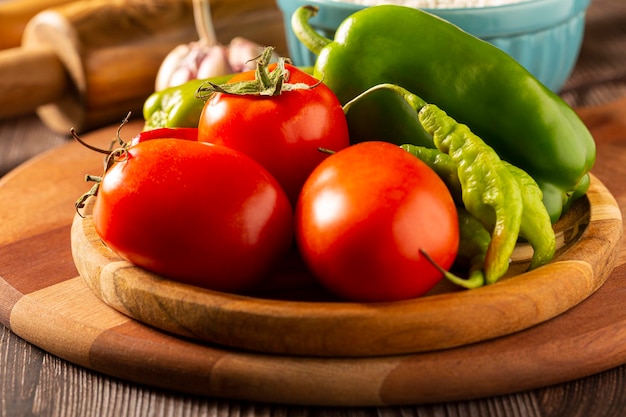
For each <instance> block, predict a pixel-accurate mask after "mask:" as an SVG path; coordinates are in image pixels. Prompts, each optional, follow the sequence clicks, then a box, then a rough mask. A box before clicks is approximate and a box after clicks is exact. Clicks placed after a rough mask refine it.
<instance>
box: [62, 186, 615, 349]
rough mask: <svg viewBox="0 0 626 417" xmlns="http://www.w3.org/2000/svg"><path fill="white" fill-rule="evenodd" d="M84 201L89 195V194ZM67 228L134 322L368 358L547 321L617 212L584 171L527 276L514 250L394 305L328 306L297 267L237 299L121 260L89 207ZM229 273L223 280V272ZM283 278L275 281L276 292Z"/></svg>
mask: <svg viewBox="0 0 626 417" xmlns="http://www.w3.org/2000/svg"><path fill="white" fill-rule="evenodd" d="M92 200H93V199H92ZM92 202H93V201H90V203H89V204H88V205H87V207H86V210H85V212H84V213H83V215H84V216H85V217H81V216H78V215H77V216H75V218H74V222H73V226H72V235H71V236H72V253H73V257H74V261H75V264H76V266H77V269H78V271H79V273H80V275H81V276H82V277H83V278H84V279H85V281H86V283H87V285H88V286H89V287H90V288H91V290H92V291H93V292H94V293H95V294H96V296H97V297H98V298H100V299H101V300H102V301H104V302H105V303H106V304H108V305H109V306H111V307H113V308H114V309H116V310H118V311H120V312H121V313H123V314H126V315H128V316H129V317H132V318H134V319H136V320H138V321H140V322H143V323H146V324H148V325H151V326H154V327H156V328H159V329H162V330H165V331H168V332H171V333H174V334H177V335H180V336H185V337H188V338H192V339H196V340H200V341H204V342H210V343H214V344H218V345H223V346H227V347H230V348H237V349H243V350H249V351H255V352H262V353H270V354H281V355H303V356H313V357H315V356H318V357H367V356H381V355H394V354H407V353H418V352H427V351H436V350H441V349H448V348H452V347H457V346H463V345H467V344H471V343H476V342H481V341H485V340H489V339H493V338H496V337H500V336H503V335H507V334H511V333H514V332H518V331H521V330H524V329H527V328H529V327H532V326H534V325H536V324H539V323H542V322H544V321H546V320H549V319H551V318H553V317H555V316H557V315H559V314H561V313H563V312H565V311H567V310H569V309H570V308H572V307H573V306H575V305H577V304H578V303H580V302H581V301H582V300H584V299H585V298H587V297H588V296H589V295H591V294H592V293H593V292H595V291H596V290H597V289H598V288H599V287H600V286H601V285H602V284H603V283H604V282H605V280H606V279H607V277H608V276H609V274H610V272H611V271H612V269H613V265H614V262H615V256H616V253H617V251H616V249H617V245H618V242H619V235H620V234H621V230H622V224H621V215H620V212H619V210H618V208H617V204H616V202H615V200H614V198H613V196H612V195H611V194H610V193H609V192H608V191H607V189H606V188H605V187H604V185H603V184H602V183H601V182H600V181H599V180H598V179H597V178H593V180H592V184H591V188H590V190H589V193H588V195H587V196H586V197H584V198H582V199H580V200H578V202H577V203H576V204H575V206H574V207H573V209H572V210H571V211H570V212H569V213H568V214H567V215H566V216H564V218H563V219H561V220H560V221H559V222H558V223H557V224H556V225H555V229H556V230H557V236H558V240H559V246H560V249H559V250H558V252H557V256H556V257H555V259H554V260H553V261H552V262H551V263H549V264H548V265H546V266H543V267H541V268H538V269H536V270H533V271H530V272H525V270H526V267H527V265H528V262H527V261H528V257H529V256H530V255H531V253H532V252H531V251H530V250H529V249H528V248H526V247H525V246H523V245H520V247H519V248H518V250H517V251H516V253H515V254H514V255H515V256H514V259H515V260H514V262H513V263H512V266H511V271H510V274H509V276H507V277H506V279H503V280H502V281H500V282H498V283H496V284H495V285H491V286H487V287H483V288H480V289H475V290H469V291H468V290H458V289H457V288H455V287H453V286H452V285H451V284H449V283H448V282H447V281H443V282H442V284H441V285H439V286H438V287H437V288H435V290H434V291H433V293H432V294H429V295H427V296H425V297H421V298H417V299H413V300H408V301H402V302H392V303H351V302H342V301H332V300H330V298H329V296H328V295H327V294H325V293H324V292H323V291H322V290H321V289H320V288H318V287H316V286H315V284H314V281H313V280H312V278H310V277H309V276H308V275H307V274H306V272H305V270H304V267H302V266H301V265H300V264H298V263H297V262H291V263H287V265H286V266H287V267H286V268H285V269H286V270H285V271H284V272H283V273H282V274H279V276H278V277H276V278H277V279H276V280H275V281H278V283H276V282H268V283H267V284H266V286H267V287H269V288H273V291H265V292H264V293H261V294H252V295H236V294H228V293H221V292H215V291H209V290H204V289H199V288H197V287H192V286H189V285H185V284H181V283H177V282H174V281H171V280H168V279H164V278H161V277H159V276H157V275H155V274H152V273H149V272H147V271H145V270H143V269H141V268H138V267H135V266H133V265H132V264H130V263H128V262H126V261H124V260H122V259H121V258H120V257H118V256H117V255H116V254H115V253H113V252H112V251H111V250H109V249H108V247H106V246H105V245H104V244H103V243H102V241H101V240H100V239H99V237H98V235H97V234H96V232H95V230H94V226H93V221H92V217H91V209H92V204H91V203H92ZM225 279H227V278H225ZM281 285H282V286H283V287H282V288H281Z"/></svg>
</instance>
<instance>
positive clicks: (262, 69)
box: [196, 46, 321, 101]
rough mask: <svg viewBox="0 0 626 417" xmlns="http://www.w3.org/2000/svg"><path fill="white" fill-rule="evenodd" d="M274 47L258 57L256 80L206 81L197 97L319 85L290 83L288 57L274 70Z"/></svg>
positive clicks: (277, 92)
mask: <svg viewBox="0 0 626 417" xmlns="http://www.w3.org/2000/svg"><path fill="white" fill-rule="evenodd" d="M273 51H274V48H273V47H271V46H268V47H267V48H265V50H264V51H263V53H262V54H261V55H259V56H258V57H257V58H256V63H257V67H256V70H255V71H254V80H245V81H238V82H227V83H225V84H215V83H212V82H211V81H205V82H204V83H203V84H202V85H201V86H200V87H199V88H198V90H197V91H196V97H197V98H199V99H201V100H204V101H207V100H208V99H209V98H211V96H212V95H213V94H215V93H222V94H231V95H237V96H270V97H271V96H278V95H280V94H282V93H284V92H286V91H293V90H310V89H312V88H315V87H317V86H318V85H319V84H320V83H321V81H319V82H317V83H315V84H314V85H308V84H305V83H295V84H290V83H289V82H288V81H289V70H288V69H287V68H286V67H285V65H286V62H287V60H286V58H283V57H280V58H278V62H277V63H276V66H275V67H274V69H273V70H271V71H270V69H269V66H270V63H271V60H272V56H273V55H272V54H273Z"/></svg>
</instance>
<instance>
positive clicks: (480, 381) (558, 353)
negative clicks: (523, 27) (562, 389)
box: [0, 100, 626, 406]
mask: <svg viewBox="0 0 626 417" xmlns="http://www.w3.org/2000/svg"><path fill="white" fill-rule="evenodd" d="M581 115H582V116H583V118H584V120H585V121H586V122H587V123H588V125H589V126H590V128H591V130H592V132H593V133H594V136H595V137H596V139H597V141H598V163H597V166H596V167H595V168H594V175H595V177H596V178H595V179H594V189H596V190H598V192H599V195H602V196H603V197H602V199H601V201H602V203H601V204H600V206H601V207H602V209H599V210H598V211H597V212H595V214H594V213H593V211H592V214H591V219H593V220H594V221H595V222H597V226H599V227H602V228H603V229H605V228H607V227H608V230H613V233H612V234H610V235H604V234H603V236H605V237H604V238H603V239H608V243H607V242H606V241H601V242H597V241H596V240H595V239H594V237H593V236H590V237H589V240H590V241H591V242H590V244H594V245H599V246H600V247H605V248H608V247H611V246H612V245H614V244H616V240H617V239H619V237H620V236H621V233H622V230H621V227H618V228H617V230H616V228H615V227H611V226H610V225H611V224H612V225H615V224H620V225H621V215H622V213H623V210H624V209H623V208H624V207H626V183H625V182H624V181H623V178H624V175H625V174H626V168H624V166H625V165H624V161H625V160H626V125H625V123H626V122H625V121H624V120H626V100H623V101H621V102H618V103H615V104H613V105H611V106H607V107H604V108H597V109H585V110H581ZM116 128H117V127H111V128H109V129H105V130H102V131H98V132H94V133H92V134H90V135H89V136H88V137H87V140H88V141H90V142H91V143H95V144H102V143H106V142H108V141H109V140H110V138H111V137H112V136H113V135H114V133H115V129H116ZM133 129H138V125H137V124H135V125H133V126H131V127H129V128H128V129H125V130H124V131H123V133H124V135H128V136H129V137H130V136H131V135H132V134H133V133H134V131H133ZM101 170H102V161H101V156H99V155H95V154H92V153H91V152H89V151H87V150H85V149H84V148H82V147H81V146H80V145H78V144H76V143H70V144H67V145H64V146H62V147H60V148H58V149H55V150H53V151H51V152H48V153H46V154H43V155H41V156H39V157H37V158H35V159H33V160H31V161H29V162H28V163H26V164H24V165H22V166H21V167H19V168H18V169H16V170H15V171H13V172H11V173H10V174H8V175H7V176H5V177H4V178H3V179H2V180H0V219H2V220H1V223H0V321H1V322H2V323H3V324H4V325H5V326H7V327H9V328H10V329H11V330H12V331H13V332H15V333H16V334H17V335H19V336H20V337H22V338H24V339H25V340H27V341H29V342H31V343H33V344H35V345H37V346H39V347H41V348H42V349H44V350H46V351H48V352H50V353H52V354H55V355H58V356H59V357H61V358H64V359H66V360H68V361H71V362H73V363H76V364H78V365H82V366H85V367H88V368H90V369H93V370H96V371H100V372H103V373H106V374H109V375H113V376H116V377H120V378H124V379H127V380H130V381H135V382H139V383H145V384H148V385H152V386H157V387H163V388H168V389H173V390H178V391H183V392H187V393H193V394H200V395H207V396H211V397H216V398H222V397H224V398H234V399H242V400H251V401H263V402H268V401H269V402H279V403H294V404H303V405H361V406H362V405H400V404H414V403H425V402H439V401H451V400H459V399H469V398H476V397H481V396H491V395H498V394H504V393H509V392H514V391H519V390H525V389H531V388H536V387H540V386H546V385H550V384H554V383H558V382H562V381H567V380H571V379H575V378H579V377H583V376H586V375H590V374H592V373H596V372H599V371H602V370H605V369H608V368H611V367H614V366H617V365H619V364H622V363H624V362H625V361H626V309H624V308H623V299H624V296H626V249H624V248H623V247H620V250H619V251H618V252H617V253H616V255H617V256H616V258H617V260H616V267H615V269H614V270H613V272H612V273H611V275H610V276H609V277H608V279H607V280H606V282H605V283H604V285H602V286H601V287H600V288H599V289H598V290H597V291H595V293H593V294H592V295H590V296H589V297H588V298H586V299H585V300H583V301H582V302H580V303H579V304H577V305H576V306H574V307H572V308H570V309H569V310H567V311H566V312H564V313H563V314H560V315H558V316H556V317H554V318H551V319H548V320H546V321H543V322H542V323H540V324H537V325H535V326H533V327H530V328H528V329H526V330H523V331H519V332H515V333H512V334H509V335H506V336H501V337H497V338H495V339H489V340H485V341H483V342H477V343H473V344H466V345H463V346H459V347H455V348H450V349H445V350H435V351H427V352H421V353H406V354H401V355H382V356H375V357H367V356H365V357H353V358H347V357H343V358H341V357H313V356H294V355H283V354H278V353H275V354H270V353H255V352H249V351H243V350H240V349H235V348H228V347H219V346H217V345H212V344H210V343H201V342H196V341H193V340H191V339H189V338H185V337H181V336H174V335H172V334H169V333H165V332H162V331H159V330H156V329H155V328H153V327H150V326H147V325H144V324H141V323H140V322H138V321H136V320H133V319H131V318H129V317H128V316H126V315H124V314H121V313H119V312H118V311H116V310H115V309H113V308H110V307H109V306H107V305H106V304H105V303H104V302H102V301H101V300H100V299H99V298H98V297H97V296H96V295H95V294H94V292H92V291H91V290H90V289H89V288H88V286H87V285H86V284H85V281H84V280H83V279H82V278H81V277H80V276H79V274H78V272H77V269H76V266H75V264H74V260H73V258H72V253H71V242H70V231H71V224H72V221H73V219H74V215H75V212H74V207H73V204H74V201H75V199H76V198H77V197H78V196H79V195H80V194H82V193H83V192H84V191H85V190H86V189H87V188H88V187H89V185H88V184H86V183H85V182H84V180H83V178H84V174H85V173H94V174H97V173H99V172H101ZM602 184H604V185H605V186H606V187H607V188H608V192H607V191H606V190H605V189H604V188H603V186H602ZM611 194H612V195H613V196H614V197H615V201H616V202H617V205H616V204H615V201H614V200H613V199H612V198H611V197H610V196H611ZM592 205H593V204H592ZM620 208H621V209H620ZM590 231H591V232H593V228H592V227H587V228H586V230H585V233H589V232H590ZM582 239H585V237H584V235H583V237H582ZM601 240H602V239H601ZM582 251H583V252H584V254H582V255H580V256H583V257H584V258H585V259H592V258H594V253H593V252H592V253H589V252H586V251H585V250H582ZM578 256H579V255H578V254H577V255H576V258H578ZM598 256H599V257H600V258H603V259H606V262H607V263H608V264H610V263H611V262H612V261H613V260H615V258H613V257H611V256H606V254H603V253H599V254H598ZM588 268H589V266H588V264H587V263H586V262H582V263H581V269H583V270H588ZM583 275H585V274H583ZM585 276H587V277H589V276H590V275H589V274H586V275H585ZM555 277H558V271H555ZM555 280H556V281H559V282H563V281H562V280H561V279H560V278H555ZM566 282H567V281H565V283H566ZM596 284H597V283H596ZM578 285H579V281H578V278H577V277H576V276H575V275H573V276H572V286H574V287H576V286H578ZM594 285H595V284H594V282H593V279H591V280H590V287H589V288H588V289H587V292H588V293H591V292H593V287H594ZM494 288H495V286H494ZM565 288H566V289H567V286H566V287H565ZM561 291H564V290H563V288H559V289H558V290H557V291H556V294H555V295H556V296H555V297H554V299H556V300H558V299H559V295H560V294H561ZM518 297H519V298H520V299H522V300H523V299H524V298H525V297H526V295H525V294H523V293H521V294H519V296H518ZM469 314H472V312H469ZM492 314H501V315H506V314H507V309H506V306H502V307H501V308H500V309H498V310H497V311H491V312H489V311H487V312H485V311H475V312H474V317H475V320H476V321H477V322H480V321H482V320H484V319H485V315H487V318H489V316H490V315H492ZM537 314H538V315H540V314H543V312H542V311H540V309H539V308H538V310H537ZM283 337H285V338H287V337H288V335H283Z"/></svg>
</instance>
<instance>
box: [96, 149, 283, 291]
mask: <svg viewBox="0 0 626 417" xmlns="http://www.w3.org/2000/svg"><path fill="white" fill-rule="evenodd" d="M292 213H293V210H292V208H291V205H290V203H289V201H288V199H287V196H286V195H285V193H284V191H283V190H282V188H281V187H280V185H279V184H278V183H277V181H276V180H275V179H274V178H273V177H272V176H271V175H270V174H269V173H268V172H267V170H265V169H264V168H263V167H261V165H259V164H258V163H257V162H255V161H254V160H252V159H251V158H249V157H248V156H246V155H244V154H242V153H240V152H237V151H235V150H232V149H229V148H226V147H223V146H214V145H210V144H206V143H199V142H193V141H186V140H180V139H155V140H149V141H146V142H142V143H139V144H138V145H135V146H131V147H129V148H128V158H127V159H125V160H122V161H120V162H117V163H115V164H114V165H113V166H112V167H111V168H110V169H109V170H108V171H107V172H106V174H105V175H104V178H103V179H102V183H101V184H100V188H99V190H98V194H97V197H96V202H95V206H94V210H93V220H94V225H95V228H96V231H97V233H98V235H99V236H100V237H101V238H102V240H103V241H104V242H105V243H106V244H107V245H108V246H109V247H110V248H111V249H112V250H113V251H115V252H116V253H117V254H119V255H120V256H122V257H123V258H125V259H127V260H129V261H130V262H132V263H133V264H135V265H138V266H140V267H143V268H145V269H147V270H150V271H153V272H156V273H158V274H160V275H163V276H165V277H169V278H172V279H175V280H178V281H182V282H185V283H188V284H193V285H197V286H200V287H206V288H210V289H213V290H220V291H240V290H244V289H248V288H250V287H251V286H252V285H254V283H255V282H256V281H257V280H258V279H260V278H261V277H263V275H265V274H266V273H267V272H268V270H269V269H270V268H271V267H272V266H273V265H274V264H275V262H276V261H277V260H278V259H280V258H281V257H282V256H284V254H285V253H286V252H287V251H288V249H289V248H290V246H291V243H292V241H293V214H292Z"/></svg>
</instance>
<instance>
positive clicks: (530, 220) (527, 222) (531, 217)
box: [502, 161, 556, 269]
mask: <svg viewBox="0 0 626 417" xmlns="http://www.w3.org/2000/svg"><path fill="white" fill-rule="evenodd" d="M502 162H503V163H504V165H505V166H506V168H507V169H508V170H509V172H511V174H512V175H513V178H515V180H516V181H517V183H518V185H519V187H520V190H521V191H522V204H523V207H524V208H523V210H522V223H521V226H520V236H522V237H523V238H524V239H526V240H527V241H528V243H530V246H532V248H533V257H532V259H531V261H530V266H529V269H534V268H537V267H539V266H541V265H544V264H545V263H547V262H549V261H550V260H552V258H553V257H554V253H555V251H556V235H555V234H554V229H552V222H551V221H550V216H549V215H548V212H547V211H546V207H545V206H544V205H543V204H542V202H541V200H542V192H541V189H540V188H539V186H538V185H537V183H536V182H535V180H534V179H533V178H532V177H531V176H530V175H528V174H527V173H526V172H525V171H524V170H523V169H521V168H518V167H516V166H515V165H512V164H509V163H508V162H506V161H502Z"/></svg>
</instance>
